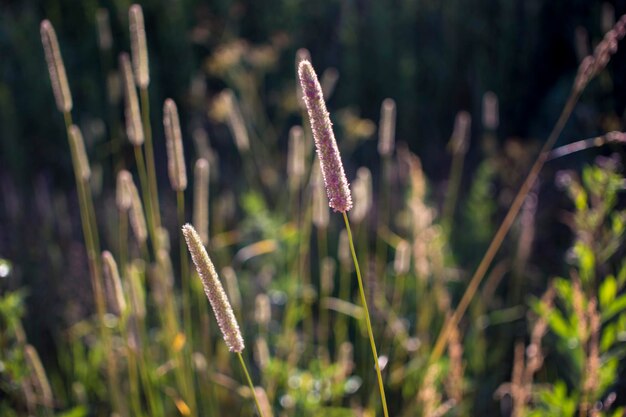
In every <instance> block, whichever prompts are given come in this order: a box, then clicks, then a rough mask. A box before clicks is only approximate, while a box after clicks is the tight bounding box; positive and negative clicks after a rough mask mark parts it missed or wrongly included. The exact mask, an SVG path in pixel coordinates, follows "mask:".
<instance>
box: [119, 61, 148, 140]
mask: <svg viewBox="0 0 626 417" xmlns="http://www.w3.org/2000/svg"><path fill="white" fill-rule="evenodd" d="M120 72H121V73H122V81H123V83H124V99H125V109H124V115H125V116H126V135H127V136H128V140H129V142H130V143H131V144H133V145H134V146H141V145H142V144H143V141H144V134H143V125H142V124H141V114H140V111H139V99H138V98H137V88H136V87H135V81H134V79H133V71H132V69H131V67H130V58H129V57H128V54H127V53H122V54H120Z"/></svg>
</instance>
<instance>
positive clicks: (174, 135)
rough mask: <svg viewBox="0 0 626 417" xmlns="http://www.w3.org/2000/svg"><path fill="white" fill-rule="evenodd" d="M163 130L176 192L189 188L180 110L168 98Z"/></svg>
mask: <svg viewBox="0 0 626 417" xmlns="http://www.w3.org/2000/svg"><path fill="white" fill-rule="evenodd" d="M163 128H164V129H165V144H166V148H167V170H168V174H169V177H170V184H171V185H172V189H173V190H174V191H184V190H185V189H186V188H187V170H186V167H185V155H184V152H183V138H182V134H181V132H180V120H179V118H178V108H177V107H176V103H175V102H174V100H172V99H170V98H168V99H167V100H165V103H164V104H163Z"/></svg>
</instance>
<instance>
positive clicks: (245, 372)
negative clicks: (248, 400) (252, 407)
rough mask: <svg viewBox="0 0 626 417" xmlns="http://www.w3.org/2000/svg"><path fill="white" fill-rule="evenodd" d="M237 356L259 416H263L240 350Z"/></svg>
mask: <svg viewBox="0 0 626 417" xmlns="http://www.w3.org/2000/svg"><path fill="white" fill-rule="evenodd" d="M237 357H238V358H239V363H240V364H241V369H243V373H244V374H246V380H247V381H248V386H249V387H250V390H251V392H252V397H253V398H254V403H255V404H256V408H257V410H258V411H259V416H261V417H265V416H264V415H263V411H262V410H261V405H260V404H259V399H258V398H257V396H256V391H255V389H254V384H253V383H252V378H250V374H249V373H248V367H247V366H246V362H245V361H244V360H243V356H242V355H241V352H237Z"/></svg>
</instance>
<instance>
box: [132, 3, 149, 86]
mask: <svg viewBox="0 0 626 417" xmlns="http://www.w3.org/2000/svg"><path fill="white" fill-rule="evenodd" d="M128 19H129V21H130V50H131V52H132V55H133V69H134V71H135V80H136V81H137V85H138V86H139V88H146V87H148V84H150V71H149V69H148V46H147V44H146V30H145V28H144V25H143V10H142V8H141V6H140V5H138V4H133V5H132V6H130V9H129V11H128Z"/></svg>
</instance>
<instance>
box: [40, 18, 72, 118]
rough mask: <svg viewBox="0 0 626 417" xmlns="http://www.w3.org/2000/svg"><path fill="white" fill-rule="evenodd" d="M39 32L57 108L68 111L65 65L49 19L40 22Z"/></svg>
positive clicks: (64, 111)
mask: <svg viewBox="0 0 626 417" xmlns="http://www.w3.org/2000/svg"><path fill="white" fill-rule="evenodd" d="M40 32H41V43H42V44H43V50H44V53H45V55H46V63H47V64H48V73H49V74H50V83H51V84H52V92H53V93H54V100H55V101H56V105H57V109H59V111H60V112H62V113H67V112H70V111H71V110H72V94H71V92H70V86H69V84H68V82H67V75H66V74H65V65H64V64H63V58H62V57H61V50H60V48H59V42H58V41H57V34H56V32H55V31H54V27H53V26H52V23H50V21H49V20H44V21H42V22H41V26H40Z"/></svg>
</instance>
